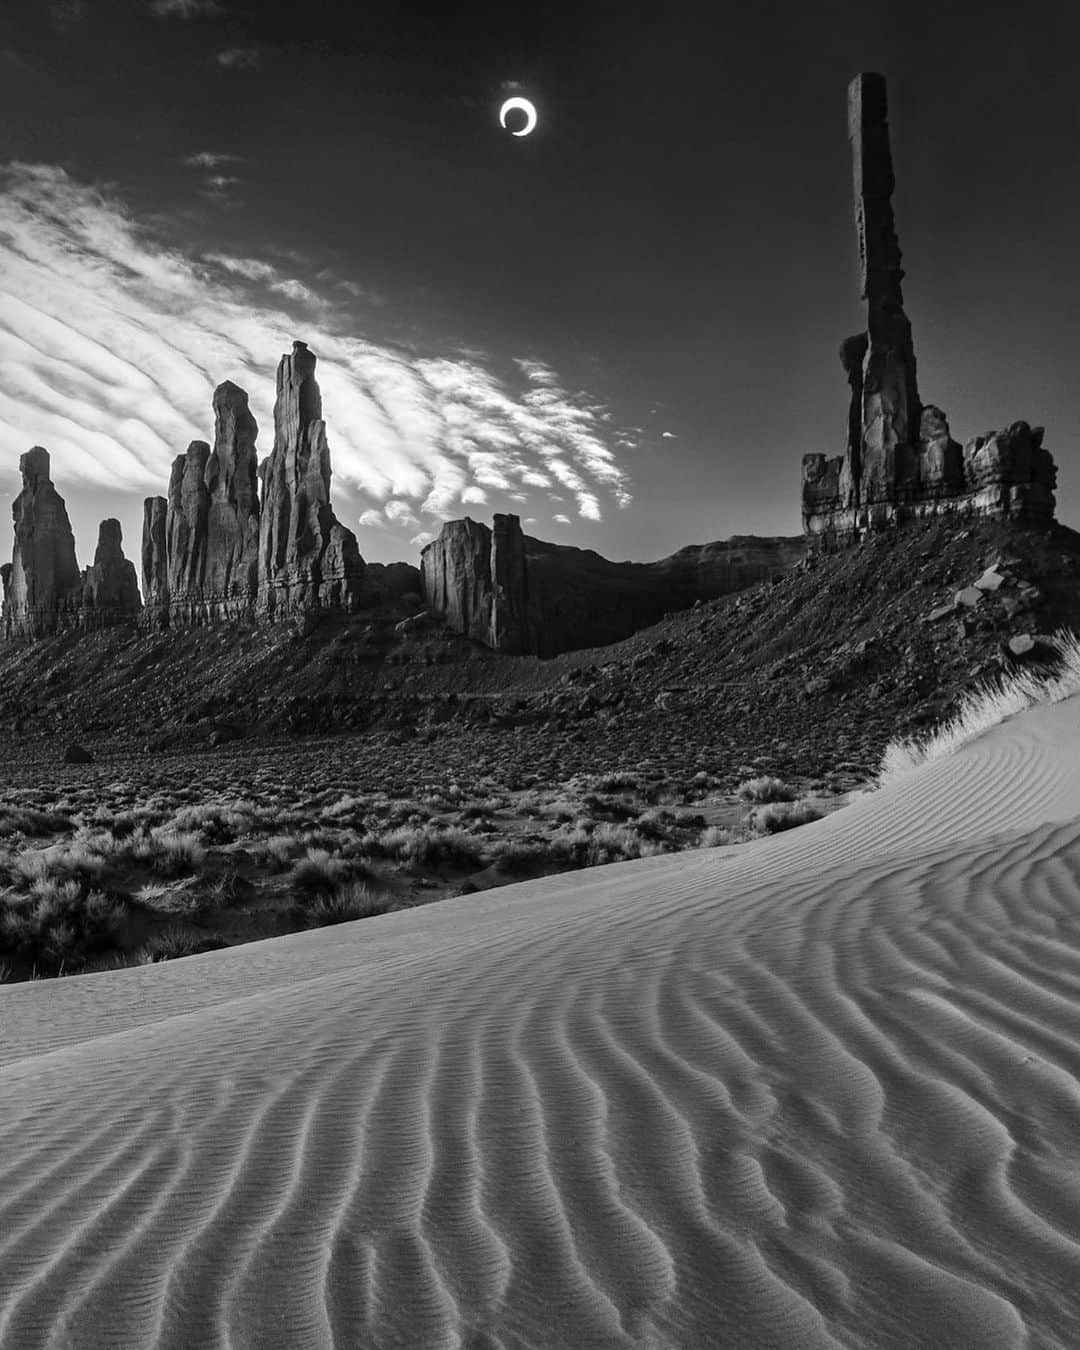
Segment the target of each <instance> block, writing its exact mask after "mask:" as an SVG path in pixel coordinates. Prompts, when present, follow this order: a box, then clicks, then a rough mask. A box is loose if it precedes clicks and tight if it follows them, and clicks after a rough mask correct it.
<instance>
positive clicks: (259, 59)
mask: <svg viewBox="0 0 1080 1350" xmlns="http://www.w3.org/2000/svg"><path fill="white" fill-rule="evenodd" d="M214 60H215V62H216V63H217V64H218V65H219V66H220V67H221V69H222V70H258V69H259V68H260V67H261V65H262V63H263V55H262V48H261V47H255V46H251V47H226V48H225V49H224V50H223V51H220V52H215V53H214Z"/></svg>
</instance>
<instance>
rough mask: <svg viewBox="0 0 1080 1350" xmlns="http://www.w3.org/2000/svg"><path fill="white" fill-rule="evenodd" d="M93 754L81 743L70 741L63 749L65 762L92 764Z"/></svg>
mask: <svg viewBox="0 0 1080 1350" xmlns="http://www.w3.org/2000/svg"><path fill="white" fill-rule="evenodd" d="M93 762H94V756H93V755H92V754H91V753H90V751H89V750H87V749H86V747H85V746H83V745H76V744H74V743H72V744H71V745H69V746H67V747H66V748H65V750H64V763H65V764H92V763H93Z"/></svg>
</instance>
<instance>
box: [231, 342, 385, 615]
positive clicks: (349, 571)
mask: <svg viewBox="0 0 1080 1350" xmlns="http://www.w3.org/2000/svg"><path fill="white" fill-rule="evenodd" d="M259 475H260V479H261V483H262V499H261V507H260V521H259V593H258V602H257V608H258V610H259V612H260V614H263V615H265V616H267V617H284V616H286V615H289V614H290V613H298V612H302V611H305V610H312V609H326V608H329V609H337V610H344V611H351V610H355V609H356V608H357V606H358V604H359V601H360V593H361V589H362V586H363V576H364V560H363V559H362V558H361V556H360V550H359V548H358V547H357V543H356V536H355V535H354V534H353V533H352V531H351V530H348V529H346V528H345V526H344V525H342V524H341V523H340V521H339V520H338V519H337V517H336V516H335V515H334V511H333V508H332V507H331V505H330V447H329V445H328V444H327V440H326V423H325V422H324V421H323V417H322V396H321V394H320V392H319V386H318V383H317V381H316V379H315V353H314V352H312V351H310V350H309V348H308V346H307V344H306V343H304V342H294V343H293V349H292V352H291V353H286V354H285V355H284V356H283V357H282V358H281V362H280V364H279V365H278V370H277V398H276V401H275V403H274V449H273V451H272V453H271V455H270V457H269V458H268V459H267V460H265V461H264V462H263V464H262V465H261V466H260V469H259Z"/></svg>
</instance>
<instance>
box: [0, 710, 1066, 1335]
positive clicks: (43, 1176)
mask: <svg viewBox="0 0 1080 1350" xmlns="http://www.w3.org/2000/svg"><path fill="white" fill-rule="evenodd" d="M1078 919H1080V697H1077V698H1071V699H1068V700H1066V701H1064V702H1062V703H1059V704H1057V705H1054V706H1051V707H1040V708H1035V709H1031V710H1029V711H1027V712H1025V713H1022V714H1021V715H1019V716H1017V717H1015V718H1014V719H1012V720H1011V721H1009V722H1007V723H1005V724H1003V725H1002V726H999V727H997V728H995V729H994V730H993V731H991V732H990V733H989V734H987V735H985V736H983V737H981V738H980V739H978V740H977V741H975V742H973V743H972V744H970V745H967V746H965V747H963V748H962V749H961V750H959V751H958V752H957V753H956V754H955V755H953V756H951V757H949V758H947V759H943V760H938V761H935V762H933V763H931V764H928V765H926V766H924V767H922V768H921V769H919V770H916V771H913V772H912V773H910V774H909V775H906V776H904V777H903V778H902V779H900V780H899V781H897V782H896V783H894V784H892V785H890V786H889V787H888V788H886V789H883V790H881V791H879V792H876V793H872V794H869V795H867V796H866V797H864V798H862V799H860V800H859V801H857V802H856V803H854V804H853V805H852V806H851V807H849V808H847V809H846V810H844V811H842V812H839V813H837V814H836V815H833V816H831V817H828V818H826V819H825V820H822V821H820V822H817V823H815V824H813V825H809V826H805V827H803V828H802V829H801V830H798V831H794V832H792V833H791V834H789V835H784V836H778V837H775V838H772V839H768V840H764V841H762V842H760V843H756V844H752V845H749V846H744V847H740V848H738V849H718V850H707V851H702V852H700V853H696V854H678V855H672V856H665V857H657V858H651V859H646V860H643V861H641V862H635V863H626V864H618V865H614V866H611V867H607V868H602V869H596V870H594V871H591V872H589V873H584V874H583V873H576V874H571V875H568V876H563V877H559V878H555V879H549V880H547V881H543V882H526V883H522V884H520V885H517V886H514V887H508V888H505V889H501V890H498V891H490V892H484V893H481V894H478V895H475V896H470V897H465V898H462V899H460V900H455V901H449V902H446V903H444V904H442V905H439V906H432V907H428V908H424V909H421V910H414V911H412V912H408V913H404V914H391V915H386V916H383V917H380V918H376V919H369V920H364V921H362V922H360V923H357V924H352V925H349V926H347V927H341V928H336V929H332V930H323V931H317V932H313V933H310V934H303V935H298V936H296V937H292V938H287V939H277V940H274V941H270V942H264V943H258V944H254V945H252V946H246V947H243V948H236V949H233V950H227V951H222V952H215V953H211V954H208V955H206V956H202V957H193V958H189V959H188V960H185V961H182V962H177V963H173V964H170V965H166V966H164V967H160V966H159V967H149V968H142V969H135V970H130V971H123V972H117V973H108V974H98V975H90V976H85V977H79V978H73V979H67V980H64V981H60V982H50V983H48V984H29V985H22V986H10V987H5V988H0V1028H2V1032H3V1035H2V1043H0V1132H2V1135H3V1138H4V1141H5V1147H4V1149H3V1153H2V1158H0V1346H4V1347H18V1350H26V1348H27V1347H31V1346H42V1347H44V1346H65V1345H74V1346H79V1347H94V1346H101V1347H106V1346H108V1347H115V1346H120V1345H124V1346H151V1345H152V1346H160V1347H177V1348H178V1350H179V1347H190V1346H194V1345H198V1346H200V1347H202V1346H207V1347H209V1346H222V1347H224V1346H233V1347H267V1346H282V1347H304V1346H313V1347H314V1346H320V1347H321V1346H372V1347H384V1346H385V1347H390V1346H406V1345H407V1346H410V1347H427V1346H431V1347H443V1346H446V1347H457V1346H460V1347H465V1346H468V1347H496V1346H503V1347H511V1346H512V1347H519V1346H544V1347H552V1348H553V1350H554V1348H555V1347H566V1346H571V1345H573V1346H612V1347H616V1346H620V1347H621V1346H627V1347H628V1346H650V1347H651V1346H664V1347H675V1346H678V1347H683V1346H687V1347H689V1346H715V1345H727V1344H730V1345H738V1346H740V1347H759V1346H761V1347H764V1346H770V1347H792V1348H793V1350H794V1348H795V1347H798V1348H799V1350H803V1348H804V1347H816V1346H822V1347H825V1346H830V1347H832V1346H863V1345H873V1346H875V1347H878V1346H897V1347H900V1346H906V1347H914V1346H927V1345H948V1346H950V1347H961V1346H972V1347H975V1346H978V1347H998V1346H1000V1347H1011V1346H1025V1345H1033V1344H1039V1345H1067V1344H1069V1343H1070V1338H1071V1337H1072V1336H1073V1334H1074V1328H1075V1325H1076V1318H1077V1315H1078V1313H1080V1298H1078V1297H1077V1295H1076V1294H1075V1293H1074V1292H1071V1291H1075V1289H1076V1288H1078V1287H1080V1183H1078V1182H1077V1180H1076V1178H1077V1176H1080V1130H1078V1128H1077V1123H1078V1117H1080V930H1078Z"/></svg>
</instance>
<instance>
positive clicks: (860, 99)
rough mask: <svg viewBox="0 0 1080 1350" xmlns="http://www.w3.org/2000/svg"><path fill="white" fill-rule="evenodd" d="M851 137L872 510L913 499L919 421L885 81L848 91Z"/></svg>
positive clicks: (867, 79)
mask: <svg viewBox="0 0 1080 1350" xmlns="http://www.w3.org/2000/svg"><path fill="white" fill-rule="evenodd" d="M848 137H849V139H850V141H851V157H852V169H853V178H854V188H855V230H856V234H857V236H858V247H859V274H860V277H859V279H860V290H861V294H862V298H863V299H864V300H865V301H866V338H867V343H866V350H865V355H864V356H863V360H862V372H861V389H860V390H859V392H860V393H861V399H862V427H861V432H862V438H861V439H862V444H861V446H860V447H859V449H860V452H861V453H860V462H859V463H858V464H854V463H853V464H852V470H853V475H854V484H855V487H856V491H857V492H858V493H859V495H860V497H861V500H862V501H863V502H865V503H867V504H869V503H873V502H877V501H885V500H889V499H893V498H895V496H896V495H897V493H899V494H900V495H901V496H904V495H910V494H912V493H913V492H914V490H915V487H916V478H915V450H914V444H915V441H916V440H917V438H918V433H919V414H920V408H919V393H918V388H917V386H916V381H915V350H914V347H913V345H912V340H911V324H910V323H909V321H908V317H907V315H906V314H905V313H904V296H903V292H902V290H901V287H900V282H901V280H902V279H903V276H904V273H903V270H902V268H901V266H900V241H899V240H898V238H897V235H896V223H895V221H894V219H893V208H892V194H893V191H894V189H895V187H896V180H895V178H894V176H893V163H892V151H891V149H890V146H889V123H888V104H887V99H886V94H885V78H884V76H882V75H875V74H870V73H864V74H862V75H857V76H856V77H855V79H854V80H852V81H851V84H850V85H849V86H848ZM849 350H850V349H849ZM853 387H854V386H853Z"/></svg>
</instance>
